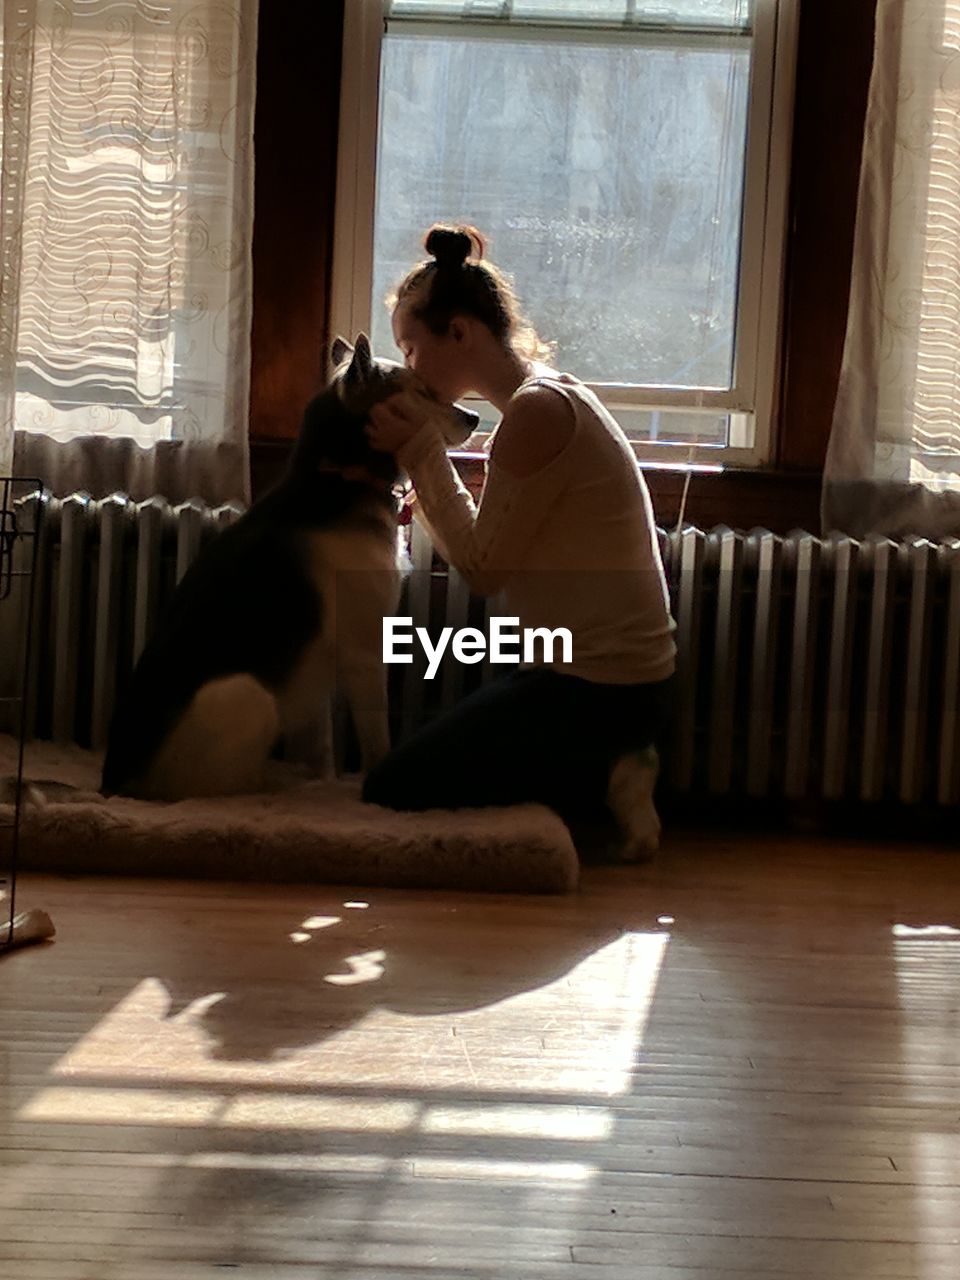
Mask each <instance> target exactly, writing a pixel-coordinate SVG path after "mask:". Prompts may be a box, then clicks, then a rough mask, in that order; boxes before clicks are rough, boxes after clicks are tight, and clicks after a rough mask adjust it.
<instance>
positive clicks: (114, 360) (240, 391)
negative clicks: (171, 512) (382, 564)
mask: <svg viewBox="0 0 960 1280" xmlns="http://www.w3.org/2000/svg"><path fill="white" fill-rule="evenodd" d="M256 16H257V5H256V0H199V2H198V0H160V2H159V3H151V2H150V0H14V2H11V0H4V2H3V41H2V66H3V115H2V154H3V167H2V199H0V218H2V222H0V258H2V269H3V276H2V280H3V284H2V292H0V473H6V472H7V471H9V470H10V468H11V466H12V467H13V468H14V469H15V471H16V473H17V474H18V475H36V476H39V477H40V478H41V479H43V480H44V481H45V482H46V483H47V484H48V485H50V487H51V488H53V490H54V492H57V493H64V492H69V491H72V490H74V489H86V490H87V491H88V492H89V493H91V494H92V495H93V496H95V497H97V496H104V495H106V494H107V493H110V492H112V491H114V490H117V489H120V490H124V491H126V492H128V493H130V494H131V495H132V496H134V497H136V498H145V497H148V496H150V495H151V494H153V493H161V494H163V495H164V496H166V497H167V498H169V499H171V500H173V501H180V500H182V499H185V498H189V497H199V498H202V499H203V500H205V501H207V502H211V503H219V502H224V501H228V500H230V499H239V500H241V501H246V500H248V498H249V462H248V449H247V416H248V399H249V340H250V299H251V280H250V277H251V268H250V246H251V233H252V221H253V154H252V152H253V144H252V136H253V99H254V87H255V50H256Z"/></svg>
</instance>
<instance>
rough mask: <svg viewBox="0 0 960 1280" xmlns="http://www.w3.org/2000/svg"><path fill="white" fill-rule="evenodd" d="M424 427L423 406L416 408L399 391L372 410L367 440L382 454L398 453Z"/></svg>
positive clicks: (367, 429) (408, 398)
mask: <svg viewBox="0 0 960 1280" xmlns="http://www.w3.org/2000/svg"><path fill="white" fill-rule="evenodd" d="M417 409H419V412H418V411H417ZM422 426H423V405H422V404H420V405H419V406H417V408H415V407H414V406H413V405H411V403H410V397H408V396H406V395H405V394H404V393H403V392H402V391H398V392H396V393H395V394H394V395H392V396H390V397H388V399H386V400H381V401H380V403H379V404H375V405H374V406H373V408H372V409H371V410H370V424H369V426H368V427H367V428H366V433H367V439H368V440H369V441H370V443H371V444H372V445H373V447H374V449H379V450H380V452H381V453H396V452H397V450H398V449H401V448H403V446H404V445H405V444H406V443H407V441H408V440H410V439H411V438H412V437H413V436H415V435H416V434H417V432H418V431H419V430H420V428H421V427H422Z"/></svg>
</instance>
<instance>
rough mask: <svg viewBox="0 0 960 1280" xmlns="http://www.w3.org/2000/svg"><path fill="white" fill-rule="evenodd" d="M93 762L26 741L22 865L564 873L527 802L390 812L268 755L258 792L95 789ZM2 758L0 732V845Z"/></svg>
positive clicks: (560, 882) (377, 879)
mask: <svg viewBox="0 0 960 1280" xmlns="http://www.w3.org/2000/svg"><path fill="white" fill-rule="evenodd" d="M100 764H101V757H100V755H99V754H98V753H96V752H92V751H84V750H83V749H82V748H80V747H73V746H58V745H56V744H54V743H50V742H40V741H34V742H31V743H29V744H28V745H27V751H26V758H25V766H24V777H25V778H26V779H30V780H34V781H40V780H43V781H52V782H54V783H55V784H56V785H55V786H52V787H50V786H38V787H36V788H33V789H30V790H29V791H28V792H27V795H26V796H25V802H24V804H23V807H22V810H21V841H20V866H21V869H22V870H25V871H26V870H29V871H45V872H57V873H68V874H83V875H88V874H97V875H113V876H127V875H151V876H171V877H178V878H180V877H187V878H191V877H197V878H205V879H224V880H262V881H290V882H295V881H300V882H304V881H307V882H310V881H312V882H318V883H331V884H334V883H335V884H355V885H389V886H394V887H401V888H436V889H479V890H487V891H494V892H517V893H565V892H568V891H569V890H571V889H573V888H575V886H576V883H577V877H578V869H579V861H578V858H577V853H576V850H575V848H574V845H573V842H572V840H571V837H570V833H569V831H568V830H567V828H566V826H565V825H564V823H563V822H562V821H561V820H560V819H559V818H558V817H557V816H556V815H555V814H554V813H553V812H551V811H550V810H549V809H546V808H544V807H542V806H540V805H532V804H531V805H517V806H514V807H510V808H503V809H459V810H432V811H430V812H427V813H395V812H394V811H393V810H390V809H382V808H380V807H379V806H376V805H367V804H364V803H363V802H362V801H361V800H360V796H359V782H358V781H357V780H356V779H338V780H336V781H318V780H316V779H312V778H310V777H308V776H306V775H305V774H304V772H303V771H302V770H300V769H298V768H297V767H296V766H292V765H278V766H277V772H276V775H275V776H274V777H273V778H272V779H271V790H269V791H267V792H264V793H262V794H257V795H244V796H231V797H224V798H217V799H204V800H183V801H179V802H178V803H175V804H160V803H153V802H150V801H144V800H130V799H126V798H122V797H118V796H113V797H111V798H110V799H105V798H104V797H103V796H101V795H100V794H99V792H98V791H97V786H98V782H99V776H100ZM15 768H16V743H15V741H14V740H13V739H12V738H10V737H5V736H2V735H0V777H2V778H4V779H5V780H6V792H7V794H6V795H5V796H0V801H2V800H6V801H8V803H7V804H5V805H4V804H2V803H0V847H2V842H3V841H4V840H8V839H9V818H10V815H11V813H12V808H11V805H10V804H9V800H10V798H11V794H12V793H11V790H10V782H9V780H10V778H11V776H12V775H13V773H14V772H15ZM38 793H39V794H38ZM44 796H46V797H47V799H46V800H45V801H44V802H42V803H41V802H39V801H40V800H41V798H42V797H44Z"/></svg>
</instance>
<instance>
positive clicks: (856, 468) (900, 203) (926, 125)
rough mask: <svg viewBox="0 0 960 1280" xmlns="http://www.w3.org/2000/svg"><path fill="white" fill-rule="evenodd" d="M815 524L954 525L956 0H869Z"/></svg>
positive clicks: (889, 528)
mask: <svg viewBox="0 0 960 1280" xmlns="http://www.w3.org/2000/svg"><path fill="white" fill-rule="evenodd" d="M822 514H823V524H824V530H825V531H829V530H842V531H844V532H846V533H849V534H852V535H853V536H854V537H863V536H864V535H865V534H867V533H871V532H875V533H883V534H887V535H890V536H902V535H905V534H909V533H918V534H922V535H925V536H927V537H930V538H942V537H946V536H950V535H960V0H879V3H878V6H877V27H876V48H875V54H874V67H873V77H872V80H871V85H870V98H869V104H868V108H867V123H866V137H865V141H864V152H863V168H862V172H861V178H860V195H859V207H858V222H857V230H856V238H855V244H854V265H853V277H852V282H851V294H850V316H849V321H848V327H847V338H846V346H845V349H844V357H843V366H842V370H841V375H840V386H839V391H838V395H837V403H836V409H835V413H834V421H833V430H832V434H831V437H830V445H829V449H828V453H827V460H826V467H825V472H824V489H823V512H822Z"/></svg>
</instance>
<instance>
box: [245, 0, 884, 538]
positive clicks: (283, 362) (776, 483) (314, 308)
mask: <svg viewBox="0 0 960 1280" xmlns="http://www.w3.org/2000/svg"><path fill="white" fill-rule="evenodd" d="M343 3H344V0H327V3H326V4H324V5H323V6H319V5H317V6H307V5H304V6H288V5H266V4H264V5H261V6H260V32H259V34H260V47H259V52H258V66H257V75H258V89H257V112H256V123H255V145H256V205H255V222H254V246H253V254H254V327H253V386H252V397H251V415H250V435H251V456H252V465H253V485H254V493H255V494H257V493H260V492H263V490H264V488H266V487H267V486H268V485H269V484H270V483H271V482H272V481H273V479H274V478H276V476H277V475H278V474H279V472H280V470H281V469H282V467H283V464H284V459H285V457H286V453H287V448H288V446H287V444H286V443H285V442H286V441H289V439H290V438H291V437H292V436H293V435H295V433H296V429H297V425H298V422H299V418H300V414H301V413H302V410H303V406H304V404H305V403H306V401H307V400H308V399H309V398H310V396H311V395H312V394H314V392H315V391H317V390H318V389H319V388H320V386H321V385H322V379H323V353H324V351H325V349H326V346H327V344H328V342H329V339H330V334H329V333H328V332H327V316H326V308H327V299H328V295H329V281H330V259H331V249H332V238H333V194H334V184H335V172H336V143H337V127H338V103H339V63H340V41H341V33H342V13H343ZM874 11H875V0H854V3H849V2H848V3H844V4H837V3H836V0H801V9H800V40H799V49H798V66H797V100H796V108H795V119H794V138H793V156H792V170H791V173H792V177H791V194H790V225H789V232H788V246H787V280H786V290H785V311H784V333H783V364H782V381H781V409H780V423H779V429H778V433H777V452H776V457H775V459H774V461H773V463H772V465H771V466H770V467H768V468H766V469H764V470H762V471H749V472H747V471H739V472H730V471H728V472H725V473H724V474H723V475H720V476H718V475H703V474H696V475H694V477H693V478H692V480H691V484H690V492H689V496H688V502H687V511H686V516H687V518H688V519H689V520H692V521H693V522H695V523H697V524H699V525H703V526H710V525H713V524H720V523H724V524H729V525H731V526H733V527H735V528H751V527H754V526H756V525H766V526H767V527H768V528H771V529H774V530H776V531H777V532H787V531H789V530H790V529H792V528H808V529H812V530H814V531H816V530H818V529H819V514H818V510H819V499H820V472H821V469H822V465H823V458H824V454H825V451H826V445H827V438H828V435H829V430H830V419H831V414H832V409H833V401H834V397H835V395H836V386H837V377H838V374H839V370H840V358H841V354H842V350H843V335H844V329H845V323H846V309H847V296H848V291H849V277H850V257H851V249H852V242H853V227H854V218H855V212H856V191H857V179H858V173H859V165H860V147H861V142H862V137H863V118H864V110H865V106H866V97H867V88H868V83H869V76H870V65H871V56H872V43H873V20H874ZM647 475H648V480H649V483H650V488H651V492H652V494H653V499H654V505H655V507H656V511H657V518H658V520H659V521H660V522H661V523H663V524H666V525H670V524H672V523H673V522H674V521H675V520H676V516H677V511H678V508H679V502H680V493H681V489H682V485H683V477H682V476H681V475H679V474H678V473H676V472H670V471H659V470H655V469H653V470H650V471H648V472H647Z"/></svg>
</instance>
